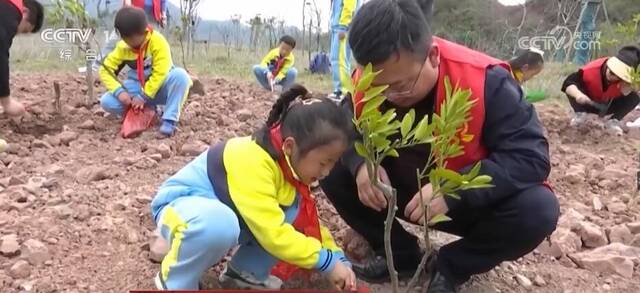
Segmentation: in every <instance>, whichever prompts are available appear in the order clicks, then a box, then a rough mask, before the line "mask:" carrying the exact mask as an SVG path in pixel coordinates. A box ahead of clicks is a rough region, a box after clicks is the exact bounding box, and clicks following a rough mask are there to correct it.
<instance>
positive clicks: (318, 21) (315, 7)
mask: <svg viewBox="0 0 640 293" xmlns="http://www.w3.org/2000/svg"><path fill="white" fill-rule="evenodd" d="M312 1H313V2H312V4H313V13H314V14H315V17H316V23H315V27H314V29H315V33H316V48H315V49H316V50H315V51H316V52H317V51H320V35H321V34H322V27H321V23H322V10H320V8H319V7H318V5H317V3H316V0H312Z"/></svg>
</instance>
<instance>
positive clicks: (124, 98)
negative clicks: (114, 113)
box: [118, 92, 131, 108]
mask: <svg viewBox="0 0 640 293" xmlns="http://www.w3.org/2000/svg"><path fill="white" fill-rule="evenodd" d="M118 100H119V101H120V103H122V104H123V105H124V107H125V108H127V107H129V105H131V96H130V95H129V93H127V92H121V93H120V94H119V95H118Z"/></svg>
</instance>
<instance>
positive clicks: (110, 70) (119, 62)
mask: <svg viewBox="0 0 640 293" xmlns="http://www.w3.org/2000/svg"><path fill="white" fill-rule="evenodd" d="M145 42H148V45H147V48H146V50H145V52H144V54H145V55H144V77H145V83H144V88H143V90H142V92H143V93H144V95H145V96H146V98H150V99H153V98H154V97H155V96H156V93H158V91H159V90H160V87H162V84H163V83H164V82H165V79H166V78H167V76H168V75H169V71H171V69H172V68H173V60H172V58H171V48H170V47H169V43H168V42H167V40H166V39H165V38H164V36H163V35H162V34H161V33H159V32H157V31H154V30H150V29H149V30H148V31H147V35H146V39H145ZM137 59H138V53H136V50H134V49H132V48H131V47H129V45H127V43H125V42H124V41H123V40H120V41H119V42H118V43H117V44H116V47H115V49H114V50H113V51H111V53H109V55H107V56H106V57H105V59H104V61H103V66H100V80H101V81H102V83H103V84H104V85H105V87H106V88H107V90H108V91H109V92H111V93H112V94H114V95H115V96H116V97H117V96H118V95H119V94H120V93H121V92H123V91H124V90H125V89H124V88H123V87H122V84H121V83H120V81H119V80H118V78H117V76H118V72H120V70H122V69H123V68H124V67H125V66H128V67H129V68H131V69H132V70H134V72H133V73H135V70H137V63H136V62H137ZM130 76H131V75H130Z"/></svg>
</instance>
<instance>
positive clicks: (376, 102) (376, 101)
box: [361, 96, 385, 115]
mask: <svg viewBox="0 0 640 293" xmlns="http://www.w3.org/2000/svg"><path fill="white" fill-rule="evenodd" d="M384 100H385V98H384V97H383V96H378V97H376V98H373V99H372V100H369V101H366V102H363V103H365V104H364V107H363V108H362V114H361V115H367V114H369V113H370V112H372V111H376V110H378V107H380V105H382V103H384Z"/></svg>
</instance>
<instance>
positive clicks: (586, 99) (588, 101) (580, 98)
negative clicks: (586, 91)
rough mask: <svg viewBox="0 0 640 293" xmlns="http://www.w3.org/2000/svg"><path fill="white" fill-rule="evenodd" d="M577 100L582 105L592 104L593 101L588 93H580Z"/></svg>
mask: <svg viewBox="0 0 640 293" xmlns="http://www.w3.org/2000/svg"><path fill="white" fill-rule="evenodd" d="M576 102H578V104H582V105H592V104H593V102H592V101H591V99H589V97H588V96H587V95H578V96H577V97H576Z"/></svg>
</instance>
